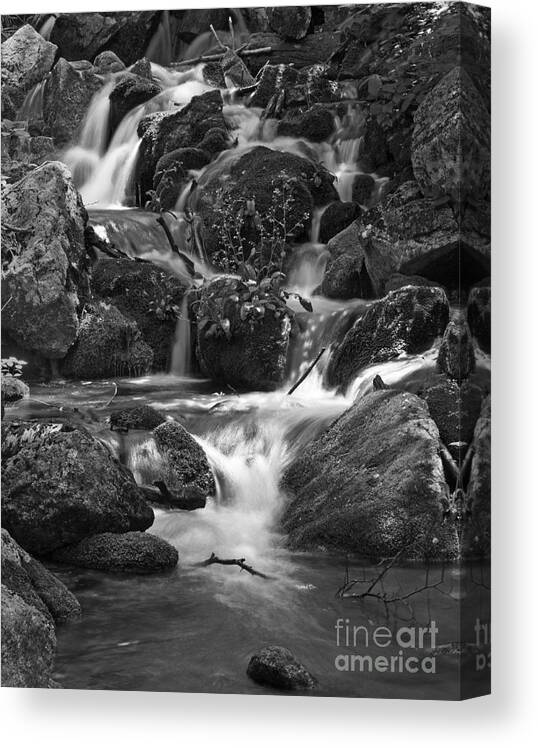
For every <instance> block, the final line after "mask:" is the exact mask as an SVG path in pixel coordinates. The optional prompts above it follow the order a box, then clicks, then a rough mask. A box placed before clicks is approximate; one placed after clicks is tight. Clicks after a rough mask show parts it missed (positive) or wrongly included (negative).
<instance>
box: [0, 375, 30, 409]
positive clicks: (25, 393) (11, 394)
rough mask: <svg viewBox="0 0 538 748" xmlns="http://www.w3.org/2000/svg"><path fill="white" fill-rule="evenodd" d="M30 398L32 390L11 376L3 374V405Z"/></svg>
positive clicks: (20, 380) (17, 378)
mask: <svg viewBox="0 0 538 748" xmlns="http://www.w3.org/2000/svg"><path fill="white" fill-rule="evenodd" d="M25 397H30V388H29V387H28V385H27V384H26V383H25V382H23V381H22V379H19V377H12V376H11V375H10V374H2V403H16V402H18V401H19V400H23V399H24V398H25Z"/></svg>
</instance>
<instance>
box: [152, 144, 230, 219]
mask: <svg viewBox="0 0 538 748" xmlns="http://www.w3.org/2000/svg"><path fill="white" fill-rule="evenodd" d="M217 132H222V131H220V130H217ZM204 140H205V139H204ZM202 142H203V141H202ZM210 158H211V157H210V155H209V154H208V153H207V152H206V151H205V150H202V149H201V148H177V149H176V150H175V151H170V153H166V154H165V155H164V156H162V157H161V158H160V159H159V160H158V162H157V166H156V168H155V175H154V177H153V187H154V189H155V192H156V194H157V197H158V199H159V207H160V209H161V210H173V209H174V207H175V205H176V203H177V200H178V198H179V196H180V194H181V191H182V189H183V187H184V186H185V184H186V183H187V182H188V181H189V179H190V177H189V174H188V172H189V170H190V169H202V168H203V167H204V166H207V164H208V163H209V161H210Z"/></svg>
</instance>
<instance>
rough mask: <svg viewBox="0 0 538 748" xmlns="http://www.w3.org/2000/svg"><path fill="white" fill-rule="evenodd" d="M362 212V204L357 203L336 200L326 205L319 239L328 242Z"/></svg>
mask: <svg viewBox="0 0 538 748" xmlns="http://www.w3.org/2000/svg"><path fill="white" fill-rule="evenodd" d="M360 214H361V208H360V205H358V204H357V203H341V202H339V201H338V202H334V203H331V204H330V205H328V206H327V207H326V209H325V210H324V211H323V214H322V216H321V220H320V224H319V240H320V242H321V243H322V244H327V242H328V241H330V240H331V239H332V238H333V236H336V235H337V234H339V233H340V232H341V231H343V230H344V229H347V227H348V226H349V225H350V224H351V223H353V221H355V220H356V219H357V218H358V217H359V216H360Z"/></svg>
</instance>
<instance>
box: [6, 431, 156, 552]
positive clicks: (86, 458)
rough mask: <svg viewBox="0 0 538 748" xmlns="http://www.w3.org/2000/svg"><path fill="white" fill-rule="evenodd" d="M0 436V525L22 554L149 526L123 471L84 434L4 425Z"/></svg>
mask: <svg viewBox="0 0 538 748" xmlns="http://www.w3.org/2000/svg"><path fill="white" fill-rule="evenodd" d="M2 432H3V459H4V460H5V462H4V467H3V471H2V477H3V491H2V522H3V525H4V527H5V528H6V529H7V530H8V531H9V533H10V534H11V535H12V536H13V538H15V540H16V541H17V542H18V543H20V545H21V546H22V547H23V548H24V549H25V550H27V551H29V552H30V553H34V554H36V555H38V556H39V555H45V554H47V553H50V552H51V551H53V550H56V549H57V548H61V547H62V546H64V545H69V544H72V543H76V542H78V541H79V540H81V539H82V538H85V537H87V536H89V535H94V534H96V533H100V532H106V531H110V532H127V531H129V530H145V529H146V528H148V527H149V526H150V525H151V524H152V522H153V511H152V509H151V508H150V507H149V505H148V504H147V503H146V502H145V500H144V498H143V494H142V492H141V491H140V489H139V488H138V486H137V485H136V483H135V481H134V478H133V476H132V474H131V473H130V471H129V470H127V469H126V468H125V467H123V466H122V465H121V464H120V463H119V462H118V461H117V460H116V459H115V458H114V457H113V456H112V454H111V453H110V451H109V449H108V448H107V447H106V446H104V444H102V443H101V442H99V441H97V440H96V439H94V438H93V437H92V436H91V435H90V434H89V433H88V432H87V431H85V430H82V429H72V428H71V427H69V426H61V425H58V424H45V425H39V424H32V423H24V422H23V423H14V422H10V423H5V422H4V423H3V424H2ZM4 455H5V457H4Z"/></svg>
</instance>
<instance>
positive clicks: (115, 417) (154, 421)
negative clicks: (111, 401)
mask: <svg viewBox="0 0 538 748" xmlns="http://www.w3.org/2000/svg"><path fill="white" fill-rule="evenodd" d="M165 421H166V418H165V416H163V414H162V413H159V411H158V410H155V408H152V407H150V406H149V405H140V406H138V407H137V408H126V409H125V410H117V411H115V412H114V413H112V414H111V415H110V427H111V428H112V429H145V430H146V431H151V430H153V429H154V428H157V426H160V424H161V423H164V422H165Z"/></svg>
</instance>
